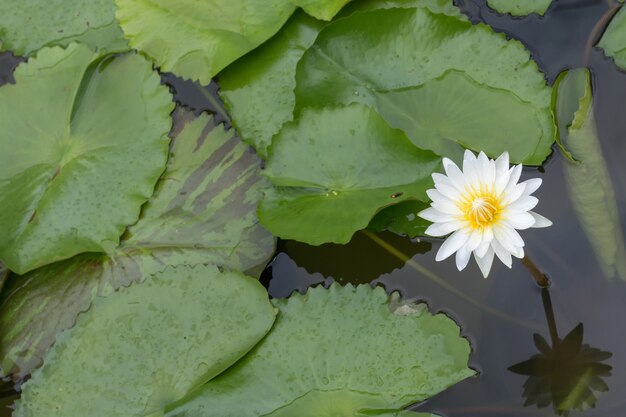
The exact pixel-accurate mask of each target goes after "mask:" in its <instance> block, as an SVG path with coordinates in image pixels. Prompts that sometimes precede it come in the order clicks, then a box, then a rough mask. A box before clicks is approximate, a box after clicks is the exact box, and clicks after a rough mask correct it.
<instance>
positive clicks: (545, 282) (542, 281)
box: [522, 255, 550, 288]
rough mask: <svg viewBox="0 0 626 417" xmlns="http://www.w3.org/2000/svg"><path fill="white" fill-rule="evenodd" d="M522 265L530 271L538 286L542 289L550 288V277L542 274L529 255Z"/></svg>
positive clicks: (523, 259)
mask: <svg viewBox="0 0 626 417" xmlns="http://www.w3.org/2000/svg"><path fill="white" fill-rule="evenodd" d="M522 264H523V265H524V266H525V267H526V269H528V272H530V274H531V275H532V276H533V278H534V279H535V282H536V283H537V285H539V286H540V287H541V288H548V287H550V280H549V279H548V276H547V275H546V274H544V273H543V272H541V270H540V269H539V268H538V267H537V265H535V263H534V262H533V261H532V260H531V259H530V258H529V257H528V255H526V256H524V257H523V258H522Z"/></svg>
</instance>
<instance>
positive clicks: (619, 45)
mask: <svg viewBox="0 0 626 417" xmlns="http://www.w3.org/2000/svg"><path fill="white" fill-rule="evenodd" d="M598 46H599V47H600V48H602V49H603V50H604V53H605V54H606V55H607V56H610V57H612V58H613V59H614V60H615V64H616V65H617V66H618V67H620V68H621V69H622V70H624V71H626V9H625V8H624V7H622V9H621V10H620V11H619V12H617V14H616V15H615V16H614V17H613V20H611V23H610V24H609V26H608V27H607V28H606V31H605V32H604V35H602V38H601V39H600V42H598Z"/></svg>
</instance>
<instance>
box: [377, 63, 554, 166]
mask: <svg viewBox="0 0 626 417" xmlns="http://www.w3.org/2000/svg"><path fill="white" fill-rule="evenodd" d="M376 107H377V108H378V109H379V111H380V114H381V116H383V117H384V118H385V120H386V121H387V122H388V123H389V125H390V126H392V127H395V128H399V129H402V130H403V131H405V132H407V134H408V135H409V136H410V137H411V138H412V140H413V142H414V143H415V144H416V145H418V146H419V147H421V148H424V149H431V150H433V151H434V152H436V153H437V154H439V155H445V156H448V157H451V158H454V159H456V160H458V161H461V160H463V149H472V150H474V151H476V152H480V151H483V150H488V151H489V152H490V154H491V155H494V156H497V155H500V154H502V153H503V152H505V151H508V152H509V155H510V158H511V160H514V161H526V160H528V159H529V158H531V157H532V155H533V153H534V152H535V147H534V146H533V145H532V144H529V143H528V138H529V137H530V138H540V137H541V135H542V132H541V126H540V124H539V120H538V119H537V112H536V109H535V107H534V106H533V105H532V104H530V103H527V102H524V101H521V100H520V99H519V98H518V97H517V96H516V95H514V94H512V93H511V92H509V91H507V90H497V89H494V88H489V87H484V86H482V85H479V84H477V83H476V82H474V81H473V80H472V79H471V78H469V77H468V76H467V75H465V74H464V73H462V72H457V71H450V72H447V73H445V74H444V75H443V76H441V77H440V78H437V79H435V80H432V81H428V82H426V83H425V84H422V85H420V86H417V87H407V88H403V89H398V90H392V91H387V92H381V93H379V94H377V104H376ZM494 115H498V116H494ZM409 132H410V133H409ZM504 132H506V133H504ZM459 145H460V146H459Z"/></svg>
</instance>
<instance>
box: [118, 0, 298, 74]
mask: <svg viewBox="0 0 626 417" xmlns="http://www.w3.org/2000/svg"><path fill="white" fill-rule="evenodd" d="M115 2H116V4H117V7H118V9H117V18H118V19H119V22H120V25H121V26H122V29H123V30H124V35H125V36H126V38H127V39H128V40H129V43H130V45H131V46H132V47H133V48H136V49H138V50H140V51H142V52H144V53H145V54H146V55H148V56H149V57H151V58H152V59H153V60H154V61H155V62H156V64H157V65H158V66H159V67H161V70H163V71H169V72H173V73H174V74H176V75H178V76H180V77H183V78H186V79H192V80H199V81H200V82H201V83H202V84H208V83H209V82H210V81H211V78H213V76H214V75H215V74H217V73H218V72H219V71H220V70H222V69H223V68H225V67H226V66H227V65H228V64H230V63H231V62H233V61H235V60H236V59H237V58H239V57H241V56H243V55H244V54H246V53H247V52H250V51H251V50H253V49H254V48H256V47H257V46H259V45H260V44H261V43H263V42H265V41H266V40H268V39H269V38H270V37H271V36H272V35H274V34H275V33H276V32H278V30H279V29H280V28H281V26H282V25H283V24H284V23H285V22H286V21H287V19H288V18H289V16H290V15H291V14H292V13H293V12H294V10H295V6H294V5H293V4H292V3H290V2H289V1H288V0H270V1H262V2H259V1H249V0H208V1H203V2H198V1H196V0H151V1H149V2H145V1H136V0H115Z"/></svg>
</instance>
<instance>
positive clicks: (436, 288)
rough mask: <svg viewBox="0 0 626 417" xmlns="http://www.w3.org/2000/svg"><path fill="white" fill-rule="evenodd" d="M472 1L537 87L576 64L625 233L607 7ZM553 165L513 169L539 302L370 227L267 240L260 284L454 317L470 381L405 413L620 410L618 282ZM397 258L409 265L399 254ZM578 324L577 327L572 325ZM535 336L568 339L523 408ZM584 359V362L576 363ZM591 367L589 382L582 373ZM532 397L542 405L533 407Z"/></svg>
mask: <svg viewBox="0 0 626 417" xmlns="http://www.w3.org/2000/svg"><path fill="white" fill-rule="evenodd" d="M484 3H485V1H484V0H460V1H458V4H459V6H461V7H462V9H463V10H464V11H465V12H466V13H468V14H469V15H470V16H471V18H472V20H473V21H475V22H479V21H483V22H486V23H487V24H489V25H490V26H492V27H493V28H495V29H496V30H497V31H503V32H505V33H507V34H508V35H510V36H511V37H513V38H516V39H519V40H521V41H522V42H524V44H526V46H527V47H528V49H529V50H530V51H531V52H532V53H533V56H534V58H535V60H536V61H537V62H538V63H539V66H540V68H541V69H542V70H543V71H544V72H545V73H546V78H547V79H548V80H549V82H552V81H553V80H554V79H555V77H556V76H557V75H558V73H559V72H560V71H562V70H564V69H567V68H576V67H580V66H584V65H585V64H586V66H588V67H589V68H590V69H591V70H592V72H593V81H594V104H595V106H596V120H597V124H598V133H599V138H600V141H601V146H602V150H603V153H604V157H605V159H606V162H607V166H608V169H609V171H610V173H611V176H612V181H613V185H614V188H615V192H616V196H617V203H618V206H619V211H620V218H621V221H622V228H624V229H626V163H624V162H623V161H624V160H626V74H624V73H623V72H620V71H619V70H618V69H617V67H616V66H615V65H614V64H613V62H612V61H611V60H609V59H607V58H605V57H604V55H603V54H602V52H601V51H600V50H597V49H595V48H588V45H589V42H590V37H591V41H593V40H594V39H593V38H594V37H595V36H598V35H599V34H600V33H599V32H597V31H596V32H594V27H595V26H596V24H597V23H598V22H599V21H601V20H602V19H603V16H605V15H606V13H607V11H609V10H610V8H611V5H612V3H611V2H610V1H606V0H604V1H603V0H590V1H584V0H555V1H554V3H553V5H552V7H551V8H550V11H549V12H548V13H547V15H546V16H545V17H543V18H540V17H538V16H531V17H526V18H511V17H507V16H499V15H498V14H496V13H494V12H492V11H490V10H489V9H487V8H486V7H485V5H484ZM594 43H595V42H594ZM11 62H12V60H11V59H8V58H7V57H6V55H0V82H2V81H5V80H10V72H11V66H12V65H13V64H12V63H11ZM164 81H165V82H167V83H168V84H171V85H173V88H174V90H175V92H176V99H177V100H178V101H179V102H181V103H182V104H184V105H186V106H188V107H190V108H192V109H194V110H196V111H202V110H209V111H211V112H214V113H216V114H217V117H218V118H220V120H224V121H226V120H227V119H228V117H227V115H226V114H225V113H224V110H223V107H222V106H221V104H220V103H219V101H218V100H216V93H215V92H216V88H217V87H216V85H215V84H212V85H211V86H209V87H207V88H206V89H204V90H203V89H200V88H199V87H198V86H197V85H195V84H193V83H188V82H182V81H179V80H177V79H175V78H174V77H171V76H164ZM502 134H503V135H504V134H506V132H502ZM563 164H564V161H563V160H562V158H561V156H560V154H558V153H555V155H553V157H552V158H550V160H549V161H548V163H547V164H546V165H545V166H544V167H543V168H542V169H539V170H538V169H527V170H526V171H525V173H524V176H525V177H526V178H529V177H538V176H539V177H541V178H543V185H542V187H541V188H540V189H539V190H538V192H536V194H535V195H537V196H538V198H539V200H540V203H539V206H538V207H537V209H536V210H537V211H538V212H539V213H541V214H543V215H545V216H546V217H548V218H549V219H551V220H552V221H553V222H554V225H553V226H552V227H550V228H547V229H535V230H532V229H531V230H529V231H526V232H522V236H523V237H524V239H525V241H526V252H527V254H528V255H529V257H530V258H532V259H533V261H534V262H535V264H536V265H537V266H538V267H539V268H540V269H541V270H542V271H543V272H545V273H546V274H548V275H549V276H550V278H551V280H552V287H551V288H550V291H549V294H548V295H547V294H543V297H542V291H541V290H540V289H539V287H537V286H536V285H535V284H534V281H533V280H532V278H531V275H530V273H529V272H528V270H527V269H526V268H525V267H524V266H523V265H522V264H521V262H519V261H517V262H514V265H513V268H512V270H508V269H507V268H506V267H504V266H503V265H502V264H501V263H499V262H498V261H497V260H496V261H495V262H494V267H493V269H492V272H491V274H490V276H489V278H488V279H486V280H485V279H483V278H482V276H481V274H480V272H479V270H478V268H477V267H476V265H475V264H474V263H473V261H471V262H470V265H469V266H468V268H467V269H466V270H465V271H463V272H458V271H457V270H456V267H455V266H454V261H453V260H448V261H444V262H442V263H436V262H435V261H434V257H435V256H434V255H435V253H436V251H437V250H438V248H439V245H440V243H441V241H439V240H435V239H433V240H422V241H421V242H416V241H410V240H409V239H406V238H403V237H399V236H396V235H393V234H391V233H383V234H380V235H378V236H377V237H376V239H377V240H373V239H372V238H371V236H368V235H366V234H364V233H358V234H357V235H355V237H354V239H353V241H352V242H351V243H350V244H348V245H345V246H337V245H322V246H321V247H311V246H307V245H304V244H301V243H298V242H293V241H282V242H279V248H278V254H277V256H276V257H275V259H274V260H273V261H272V263H271V264H270V266H269V267H268V268H267V269H266V270H265V272H264V274H263V277H262V281H263V282H264V283H265V284H266V285H268V288H269V292H270V294H271V295H272V296H273V297H284V296H287V295H289V294H290V293H291V292H292V291H294V290H299V291H304V290H305V289H306V288H307V287H308V286H310V285H314V284H319V283H326V284H328V283H330V282H332V281H340V282H342V283H346V282H352V283H370V282H371V283H373V284H375V285H382V286H384V287H385V288H386V289H387V290H388V291H395V290H398V291H400V292H401V293H402V294H403V295H404V296H405V297H406V298H412V299H420V300H425V301H427V302H428V304H429V305H430V307H431V309H432V310H433V311H443V312H445V313H447V314H449V315H450V316H452V317H453V318H454V319H455V320H457V322H459V324H460V325H461V326H462V329H463V334H464V335H465V336H466V337H467V338H468V339H469V340H470V342H471V344H472V346H473V349H474V351H473V354H472V356H471V359H470V363H471V366H472V367H474V368H475V369H477V370H479V371H480V376H479V377H475V378H472V379H468V380H466V381H463V382H461V383H459V384H457V385H455V386H454V387H452V388H450V389H449V390H447V391H445V392H443V393H441V394H440V395H438V396H436V397H435V398H432V399H430V400H428V401H427V402H425V403H423V404H420V405H418V406H417V407H414V409H416V410H420V411H429V412H436V413H439V414H441V415H444V416H448V417H456V416H459V417H460V416H464V417H468V416H476V417H478V416H500V417H504V416H554V415H557V414H556V413H555V411H554V410H553V408H552V407H553V406H552V403H551V402H553V401H559V400H562V399H563V397H564V395H566V394H567V393H569V391H571V390H572V389H578V390H581V392H584V389H585V387H586V385H588V384H590V385H591V386H592V387H593V388H594V389H595V390H596V391H593V393H594V394H595V397H597V404H596V406H595V408H590V409H587V410H586V411H584V412H582V413H580V412H577V411H574V412H572V413H571V414H572V415H574V414H580V415H583V416H585V417H593V416H597V417H600V416H602V417H607V416H612V417H619V416H622V415H626V349H625V347H626V324H625V322H624V317H626V281H620V280H619V279H615V280H613V281H609V280H607V279H606V278H605V277H604V276H603V273H602V270H601V268H600V266H599V264H598V262H597V261H596V258H595V256H594V254H593V251H592V248H591V246H590V243H589V241H588V240H587V238H586V236H585V234H584V232H583V230H582V228H581V226H580V224H579V222H578V219H577V217H576V213H575V212H574V209H573V206H572V203H571V202H570V201H569V197H568V194H567V191H566V188H565V179H564V174H563ZM403 256H406V258H408V259H409V261H408V262H405V259H401V258H403ZM623 256H626V254H623ZM579 323H582V327H580V326H579V327H577V325H579ZM551 332H552V335H551ZM535 334H539V335H541V336H542V337H543V338H544V339H545V340H546V341H547V342H548V344H553V343H552V340H551V337H552V338H556V337H558V338H560V339H563V338H565V336H566V335H568V334H570V336H569V337H568V338H567V339H568V342H563V343H561V344H560V345H559V347H558V348H556V349H554V352H548V351H547V348H544V351H545V352H544V355H543V357H542V358H541V359H540V360H542V359H546V360H544V361H543V362H541V365H542V366H541V367H539V368H535V370H534V372H538V371H541V375H542V376H543V379H540V378H538V377H537V378H534V379H533V380H531V381H530V383H531V384H534V386H535V387H536V389H535V390H534V394H533V395H526V397H529V396H530V397H531V401H530V403H531V404H530V405H528V406H524V403H525V401H527V398H525V396H524V395H523V393H524V387H523V385H524V383H525V381H526V380H527V376H522V375H518V374H515V373H513V372H511V371H510V370H509V369H508V368H510V367H511V366H513V365H515V364H518V363H520V362H523V361H526V360H528V359H530V358H531V357H533V355H536V354H537V353H538V350H537V347H536V346H535V336H534V335H535ZM581 337H582V345H581V343H580V338H581ZM594 348H595V349H597V350H593V349H594ZM601 351H604V352H610V353H612V357H610V358H608V359H607V356H608V355H606V354H603V353H602V352H601ZM585 361H586V362H585ZM594 361H595V362H596V364H595V365H592V366H591V367H589V366H586V365H585V363H590V362H594ZM581 364H582V365H581ZM602 364H608V365H609V366H610V367H612V369H611V373H612V375H611V376H606V371H607V367H606V366H604V365H602ZM522 368H524V367H523V366H522ZM526 368H528V367H526ZM580 369H582V370H583V371H584V370H588V369H592V372H591V373H588V374H587V377H588V378H587V379H586V380H585V381H586V384H579V386H576V387H573V386H572V383H573V381H577V380H579V379H580V378H579V375H578V374H577V372H578V371H579V370H580ZM518 370H519V369H518ZM526 370H528V369H526ZM594 373H595V374H596V376H598V375H599V376H600V378H595V379H594V378H593V374H594ZM598 380H600V382H598ZM602 381H604V383H605V384H606V385H608V391H607V392H600V393H599V392H598V391H597V390H598V389H600V390H605V389H606V387H605V386H603V385H602V383H601V382H602ZM530 388H532V387H530ZM4 391H5V390H4V389H3V388H2V387H0V407H2V406H3V405H4V404H3V401H4V403H8V402H9V401H8V400H2V397H3V396H5V394H4ZM527 394H528V393H527ZM537 402H538V403H540V404H541V405H544V407H543V408H537V407H536V406H535V405H534V404H535V403H537ZM590 402H591V399H590ZM8 411H9V410H8V409H6V408H5V411H4V414H3V411H2V410H1V409H0V417H2V416H4V415H6V416H8V415H9V413H8Z"/></svg>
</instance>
